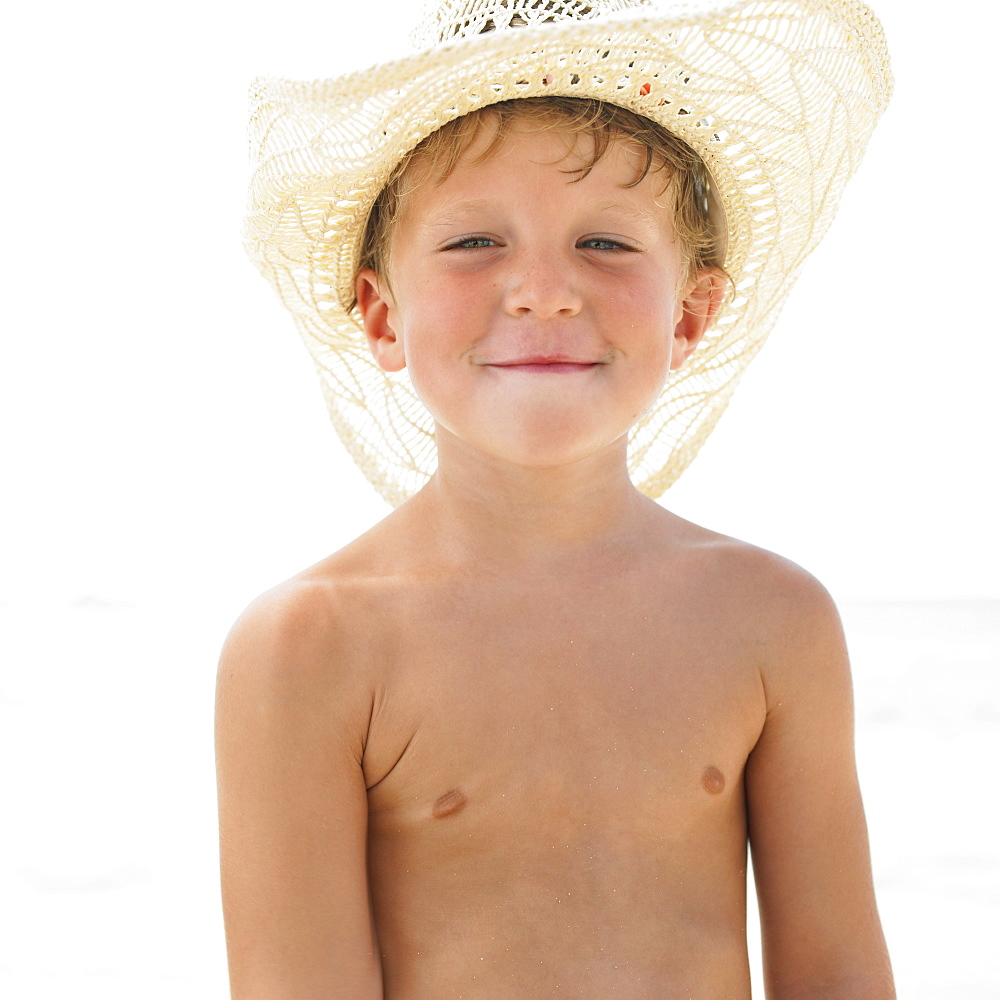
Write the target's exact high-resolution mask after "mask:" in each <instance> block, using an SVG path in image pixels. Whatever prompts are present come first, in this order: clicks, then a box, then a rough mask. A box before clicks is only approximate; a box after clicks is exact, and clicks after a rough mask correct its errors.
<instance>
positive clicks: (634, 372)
mask: <svg viewBox="0 0 1000 1000" xmlns="http://www.w3.org/2000/svg"><path fill="white" fill-rule="evenodd" d="M437 21H438V24H437V28H436V32H437V37H438V42H439V44H438V45H437V46H436V47H434V48H431V47H430V46H426V47H427V48H428V49H429V51H425V52H423V53H421V54H420V55H418V56H415V57H412V58H411V59H410V60H406V61H402V62H400V63H396V64H391V65H389V66H387V67H379V68H378V69H377V70H376V71H372V74H370V75H369V76H368V77H367V78H365V79H362V77H361V76H355V77H352V78H349V80H348V81H347V82H345V83H343V84H342V85H338V84H336V83H335V84H332V85H328V84H316V85H295V84H287V85H285V84H280V83H276V84H269V85H265V86H264V87H263V88H262V90H261V92H260V94H259V97H258V112H257V121H258V136H259V137H260V141H261V146H260V149H259V151H258V157H259V167H258V174H257V178H256V180H255V189H254V193H253V196H252V209H251V216H250V220H249V221H248V243H249V246H250V250H251V254H252V255H253V256H254V257H255V259H256V260H257V261H258V263H259V264H260V265H261V267H262V268H263V270H264V271H265V273H266V274H268V276H269V277H270V278H271V279H272V280H273V281H274V282H275V284H276V285H277V287H278V289H279V292H280V293H281V294H282V296H283V297H284V299H285V301H286V303H288V304H289V306H290V308H292V310H293V312H295V314H296V317H297V319H298V321H299V325H300V329H301V331H302V332H303V334H304V336H305V337H306V339H307V343H309V344H310V346H311V348H312V350H313V353H314V357H315V358H316V360H317V363H318V365H319V367H320V371H321V374H322V375H323V377H324V382H325V386H326V388H327V392H328V399H329V401H330V404H331V412H332V416H333V419H334V423H335V425H336V426H337V429H338V431H339V432H340V434H341V436H342V437H343V438H344V439H345V441H346V443H347V444H348V447H349V448H351V450H352V453H353V454H354V455H355V456H356V457H357V458H358V459H359V463H360V464H361V465H362V467H363V468H365V469H366V471H367V474H368V475H369V478H371V479H372V481H373V482H374V483H375V484H376V485H377V486H378V487H379V488H380V490H381V491H382V492H383V495H385V496H387V498H389V499H390V500H392V501H394V502H399V501H400V500H402V499H404V497H405V496H406V495H408V494H410V496H409V499H406V502H403V503H401V504H400V505H399V506H398V507H397V509H396V510H395V511H394V512H393V513H392V514H390V515H389V516H388V517H387V518H386V519H385V520H384V521H382V522H381V523H380V524H378V525H377V526H376V527H375V528H374V529H372V530H371V531H370V532H368V533H367V534H366V535H364V536H363V537H362V538H360V539H358V540H357V541H356V542H354V543H353V544H351V545H350V546H348V547H347V548H346V549H344V550H342V551H341V552H338V553H335V554H334V555H333V556H330V557H328V558H327V559H325V560H323V561H321V562H320V563H318V564H317V565H315V566H313V567H311V568H310V569H307V570H305V571H304V572H303V573H301V574H299V575H298V576H296V577H295V578H293V579H292V580H290V581H288V582H286V583H284V584H281V585H280V586H279V587H277V588H275V589H274V590H273V591H271V592H269V593H268V594H265V595H264V596H263V597H261V598H259V599H258V600H257V601H256V602H255V603H254V604H253V605H251V607H250V608H249V609H248V611H247V612H246V613H245V614H244V616H243V617H242V618H241V620H240V621H239V622H238V623H237V625H236V626H235V627H234V629H233V632H232V634H231V636H230V638H229V640H228V641H227V644H226V647H225V650H224V652H223V656H222V662H221V666H220V673H219V700H218V759H219V788H220V817H221V833H222V871H223V898H224V906H225V915H226V929H227V938H228V945H229V956H230V974H231V981H232V990H233V996H234V997H235V998H237V1000H254V998H268V1000H280V998H293V997H294V998H310V1000H313V998H325V997H331V998H332V997H338V998H349V1000H373V998H385V1000H438V998H444V997H450V996H455V997H461V996H464V997H469V998H477V1000H487V998H489V1000H494V998H497V1000H499V998H519V997H524V996H549V997H556V996H559V997H566V996H576V997H586V998H606V997H609V996H621V997H628V998H680V997H696V998H706V1000H737V998H746V997H749V995H750V986H749V972H748V959H747V948H746V935H745V907H746V850H747V842H748V839H749V843H750V846H751V849H752V851H753V857H754V869H755V876H756V888H757V894H758V902H759V906H760V911H761V926H762V932H763V941H764V971H765V978H766V981H767V984H768V995H769V996H770V997H773V998H793V997H794V998H805V997H820V996H822V997H825V998H831V997H839V998H851V1000H860V998H867V1000H876V998H877V1000H885V998H889V997H892V996H893V995H894V994H893V987H892V977H891V972H890V968H889V962H888V958H887V955H886V951H885V945H884V942H883V939H882V934H881V930H880V927H879V921H878V916H877V913H876V909H875V903H874V897H873V892H872V885H871V874H870V865H869V860H868V848H867V838H866V832H865V824H864V817H863V812H862V807H861V801H860V795H859V792H858V787H857V779H856V775H855V769H854V762H853V748H852V720H851V691H850V677H849V670H848V666H847V658H846V654H845V650H844V646H843V639H842V635H841V631H840V626H839V623H838V619H837V615H836V611H835V609H834V608H833V606H832V604H831V602H830V600H829V598H828V596H827V595H826V593H825V592H824V591H823V590H822V588H821V587H820V586H819V585H818V584H817V583H816V582H815V581H814V580H812V578H810V577H809V576H808V575H807V574H805V573H804V572H803V571H802V570H800V569H798V568H797V567H795V566H792V565H790V564H788V563H787V562H785V561H783V560H782V559H780V558H778V557H777V556H774V555H772V554H770V553H766V552H763V551H761V550H759V549H755V548H753V547H751V546H749V545H746V544H744V543H741V542H737V541H734V540H732V539H729V538H726V537H723V536H720V535H718V534H715V533H713V532H711V531H708V530H706V529H703V528H700V527H698V526H696V525H693V524H690V523H688V522H686V521H683V520H681V519H680V518H677V517H676V516H674V515H672V514H670V513H669V512H668V511H667V510H665V509H664V508H663V507H661V506H659V505H658V504H656V503H654V502H653V500H652V499H650V495H652V496H655V495H658V494H659V493H660V492H662V490H663V489H664V488H665V486H666V485H668V484H669V481H670V480H671V478H675V477H676V475H677V474H678V473H679V471H680V470H681V469H682V468H683V467H684V466H685V465H686V464H687V462H688V461H690V458H691V457H692V455H693V453H694V451H695V450H696V449H697V445H698V444H699V443H700V441H701V440H702V439H703V438H704V436H705V435H706V434H707V433H708V430H709V429H710V427H711V425H712V424H713V423H714V420H715V419H716V418H717V415H718V412H719V411H720V410H721V408H722V406H723V405H724V402H725V399H726V398H728V393H729V391H731V388H732V383H733V379H734V378H735V377H736V375H737V374H738V371H739V370H741V368H742V366H743V365H745V363H746V362H747V361H748V360H749V357H750V356H751V355H752V353H753V352H754V350H755V349H756V346H759V343H760V341H761V340H762V339H763V336H764V335H765V334H766V330H767V327H768V325H769V323H770V321H771V320H772V319H773V314H774V312H775V311H776V309H777V308H778V305H779V304H780V299H781V298H782V297H783V294H784V292H785V291H787V287H788V285H789V283H790V281H791V278H792V276H793V274H794V272H795V270H796V269H797V267H798V265H799V263H800V261H801V257H802V256H804V254H805V253H807V252H808V250H809V249H810V248H811V246H812V245H814V243H815V241H816V240H817V239H818V237H819V234H820V232H821V231H822V229H823V228H825V224H826V223H827V222H828V220H829V217H830V215H831V214H832V210H833V204H834V203H835V199H836V195H837V192H838V191H839V189H840V186H842V184H843V182H844V180H846V177H847V175H848V174H849V173H850V171H851V168H852V165H853V164H854V163H856V159H857V154H858V151H859V149H860V147H861V145H863V142H864V139H865V138H867V134H868V133H869V132H870V130H871V127H873V125H874V121H875V118H876V117H877V113H878V111H879V110H880V109H881V106H882V105H883V104H884V101H885V99H887V97H888V89H889V84H888V78H887V76H886V74H885V72H884V65H883V64H881V63H880V62H879V59H880V58H884V49H883V48H881V35H880V33H879V31H878V27H877V24H876V23H875V22H873V20H872V19H871V17H870V15H869V14H868V13H867V11H865V10H864V9H863V8H859V7H858V6H857V5H856V4H853V3H849V2H846V0H845V2H844V3H829V2H824V3H818V2H817V3H814V2H811V0H802V2H795V0H793V2H787V0H774V2H771V3H760V2H757V3H753V4H742V5H729V6H728V7H723V8H722V9H721V10H720V11H716V10H710V11H707V12H702V13H697V14H692V13H690V12H689V13H687V14H684V15H680V16H679V15H675V16H674V17H672V18H667V17H665V16H663V15H661V14H656V13H655V12H654V11H653V8H651V7H649V6H648V5H645V4H641V3H633V2H627V0H608V2H607V3H605V4H603V5H602V4H599V3H593V2H592V3H590V4H586V5H584V4H580V3H559V2H556V0H549V2H537V0H531V2H529V0H525V2H524V3H518V2H514V0H495V2H493V3H487V4H485V5H484V4H483V3H481V2H477V3H469V4H462V3H444V4H442V5H441V6H440V7H439V9H438V15H437ZM796 33H797V34H796ZM751 36H753V38H754V42H753V44H751V43H750V42H749V41H748V39H749V38H750V37H751ZM793 36H794V38H795V45H796V48H795V49H794V51H792V52H790V53H788V58H787V63H786V65H785V66H783V67H780V66H778V65H776V63H775V59H776V58H777V56H776V53H780V52H782V51H785V48H786V46H791V44H792V42H791V41H789V39H790V38H792V37H793ZM709 41H710V42H711V45H709V44H708V42H709ZM588 46H589V48H588ZM727 46H728V48H729V49H731V50H733V55H732V56H731V61H730V63H728V64H724V61H723V59H722V56H721V55H719V53H720V52H722V51H725V50H726V49H727ZM588 53H589V55H588ZM827 58H830V59H832V60H833V62H832V63H831V65H832V66H833V67H835V68H836V71H837V74H839V76H838V86H841V87H842V89H838V90H837V96H836V99H834V100H824V99H823V94H822V93H821V91H822V90H823V88H825V87H828V86H829V80H830V78H831V73H830V72H820V71H819V70H820V69H823V68H824V63H823V60H824V59H827ZM810 59H813V60H814V61H813V62H812V63H810V62H809V60H810ZM657 60H658V61H657ZM696 60H700V62H698V61H696ZM755 61H756V62H755ZM677 67H680V69H678V68H677ZM737 69H738V70H739V74H742V79H740V80H737V79H736V77H737V76H738V75H739V74H737ZM826 69H827V70H829V67H826ZM574 80H575V82H574ZM723 80H724V81H727V83H726V87H728V90H729V94H730V98H731V101H730V104H728V105H727V104H726V101H725V100H723V98H722V97H720V93H721V91H722V90H723V89H725V88H723V87H720V81H723ZM817 81H821V82H817ZM751 83H752V86H751ZM338 86H341V87H346V88H347V89H338ZM324 88H326V89H324ZM380 88H381V89H380ZM518 88H520V89H518ZM768 88H770V89H768ZM751 91H753V92H754V93H756V95H757V98H758V101H759V106H758V108H757V112H758V117H759V119H760V120H761V122H762V124H761V125H759V126H758V127H756V131H755V132H754V131H753V128H752V127H750V126H748V124H747V122H748V120H749V118H750V117H751V114H750V103H751V102H750V101H749V99H748V96H747V95H748V94H749V93H750V92H751ZM780 93H785V94H786V95H793V100H794V102H797V104H796V107H797V109H798V112H799V113H800V114H799V117H798V118H796V115H795V114H793V113H792V110H791V109H790V107H789V106H787V105H786V106H784V107H782V106H780V104H779V102H778V101H777V98H776V95H777V94H780ZM845 94H846V95H850V97H845V96H844V95H845ZM352 95H353V96H352ZM706 95H712V96H713V97H714V98H715V100H714V102H713V101H709V100H708V99H707V97H706ZM859 95H860V96H859ZM725 109H728V111H727V112H726V113H725V115H724V114H723V112H724V110H725ZM807 110H808V112H809V114H808V115H807V114H806V111H807ZM348 119H350V120H351V121H352V122H353V124H348ZM667 122H669V123H670V124H671V125H672V127H670V128H667V127H665V125H666V123H667ZM845 122H846V123H847V124H846V125H844V123H845ZM360 123H363V124H364V129H362V128H361V124H360ZM338 130H339V131H338ZM334 134H337V135H339V136H340V141H339V145H337V146H336V152H335V153H331V152H330V150H331V149H332V148H333V144H334V139H332V138H331V136H333V135H334ZM361 136H365V138H364V139H362V138H360V137H361ZM821 137H822V138H823V140H824V141H825V145H824V146H822V148H821V146H820V144H819V143H820V138H821ZM362 147H364V148H362ZM779 154H780V155H779ZM310 157H312V158H313V159H311V160H310ZM324 158H325V160H324ZM317 163H319V164H321V167H317ZM323 164H325V165H323ZM730 281H731V282H732V283H733V284H734V285H735V289H734V290H733V291H732V292H729V291H727V289H728V286H729V283H730ZM765 306H766V308H765ZM748 316H749V318H748ZM359 328H360V329H363V331H364V338H365V342H366V344H367V349H368V350H369V351H370V356H371V357H372V358H373V359H374V362H375V364H376V365H377V366H378V367H377V369H376V368H374V367H372V366H371V365H369V367H368V368H367V369H365V368H364V367H363V366H364V365H367V364H368V361H367V360H366V359H365V358H364V356H363V355H361V353H360V352H359V350H358V348H359V346H360V344H361V337H360V333H359V332H358V331H359ZM404 369H405V371H406V372H407V373H408V377H409V384H406V383H404V382H402V381H400V380H399V379H398V376H396V375H395V374H393V373H398V372H402V371H403V370H404ZM665 383H666V384H667V386H668V388H667V389H664V385H665ZM335 386H336V388H335ZM410 386H412V389H411V388H410ZM414 393H415V397H416V398H418V399H419V401H420V402H421V403H422V405H423V406H424V407H425V408H426V411H427V413H428V414H429V415H430V416H429V418H427V419H429V420H430V421H431V422H432V423H431V426H432V428H433V435H434V441H435V442H436V450H437V467H436V469H434V470H433V471H421V470H423V469H424V468H425V463H426V456H423V455H422V454H421V452H420V448H421V444H420V442H421V440H424V439H425V438H426V432H422V431H421V430H420V428H419V427H418V428H417V430H416V433H415V434H414V435H413V436H412V437H407V436H406V435H407V434H409V433H410V431H411V430H412V428H413V425H414V423H415V422H418V421H419V419H422V418H420V417H418V416H417V411H416V410H415V409H414V408H413V406H412V400H413V398H414V396H413V394H414ZM373 427H374V430H373V429H372V428H373ZM422 434H423V438H422V437H421V435H422ZM665 438H666V439H667V443H666V444H664V439H665ZM373 440H376V441H377V442H378V445H377V447H375V446H373V444H372V441H373ZM629 444H631V450H629V448H628V445H629ZM664 456H666V457H664ZM418 473H419V475H418ZM630 473H631V475H630ZM420 476H423V477H424V482H423V484H422V485H421V483H420ZM633 479H635V480H637V481H638V482H639V485H640V487H641V488H642V492H640V490H639V489H637V488H636V486H635V485H633Z"/></svg>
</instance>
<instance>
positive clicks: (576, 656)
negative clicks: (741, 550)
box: [364, 594, 763, 848]
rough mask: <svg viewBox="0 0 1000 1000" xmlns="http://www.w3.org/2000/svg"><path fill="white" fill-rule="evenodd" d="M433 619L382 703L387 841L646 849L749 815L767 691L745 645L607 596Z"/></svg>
mask: <svg viewBox="0 0 1000 1000" xmlns="http://www.w3.org/2000/svg"><path fill="white" fill-rule="evenodd" d="M625 596H626V598H627V596H628V595H625ZM434 610H435V612H436V613H435V614H429V615H423V616H414V618H412V619H411V620H410V622H409V627H408V628H406V629H400V630H399V632H398V634H397V638H396V641H395V643H394V644H393V647H392V649H391V652H390V653H389V655H388V656H387V660H386V664H385V669H384V671H383V672H381V673H380V685H379V689H378V690H376V691H375V692H374V705H373V712H372V719H371V725H370V730H369V735H368V742H367V745H366V750H365V759H364V767H365V776H366V780H367V784H368V786H369V807H370V824H371V828H372V830H373V831H374V832H375V834H376V835H378V833H379V832H380V831H383V832H386V833H388V831H390V830H391V831H394V832H395V833H398V834H406V835H407V839H409V840H420V839H422V838H423V837H428V838H431V839H432V840H433V841H434V842H440V843H442V844H447V843H448V842H449V841H451V840H452V839H453V837H459V838H466V839H468V838H472V839H473V840H476V839H477V837H478V834H480V833H482V832H483V831H485V830H489V831H490V834H491V835H490V837H489V840H490V842H491V843H493V844H495V843H496V840H497V838H498V837H499V838H503V837H509V838H511V839H512V840H513V841H518V842H521V843H523V842H524V841H525V839H526V838H529V839H532V840H534V841H537V842H539V843H542V842H544V841H547V840H552V841H553V842H556V841H559V842H564V841H567V840H576V839H578V840H580V843H581V847H582V848H583V847H586V846H587V845H592V844H593V842H594V840H595V838H596V839H597V840H603V839H606V838H608V837H611V838H612V839H614V838H617V839H619V840H620V841H621V842H622V844H623V845H625V844H636V843H637V842H641V843H643V844H646V845H647V846H648V843H649V842H652V841H662V840H663V838H664V836H665V835H666V836H667V839H668V840H676V839H680V840H683V839H685V838H686V837H690V836H692V835H694V833H695V831H696V830H697V829H698V828H699V827H700V826H701V825H702V824H705V823H708V824H711V822H712V817H713V816H715V817H718V816H719V815H720V814H725V815H727V816H730V817H731V816H733V815H734V810H736V811H740V810H742V794H743V793H742V772H743V766H744V764H745V761H746V757H747V754H748V753H749V751H750V750H751V749H752V747H753V744H754V742H755V740H756V738H757V735H758V734H759V732H760V727H761V724H762V721H763V694H762V690H761V686H760V682H759V678H758V675H757V671H756V667H755V666H754V664H753V663H752V662H751V657H750V656H749V655H748V650H747V649H746V648H744V643H743V642H742V641H741V640H740V638H739V636H738V635H736V634H731V633H729V634H727V632H726V630H724V629H720V628H719V627H718V626H717V625H716V626H713V623H712V622H711V621H710V620H708V619H706V618H705V616H703V615H700V614H696V613H693V612H692V609H690V608H688V607H687V606H685V605H683V604H680V605H675V606H673V607H668V608H662V607H653V606H651V605H650V604H648V603H647V604H645V605H644V604H643V602H641V601H630V600H627V599H625V600H620V601H617V602H613V603H610V602H609V601H608V600H607V599H606V598H605V597H602V595H599V594H598V595H593V597H592V599H589V600H588V599H587V597H585V596H581V595H577V596H576V597H575V598H574V599H572V600H568V599H567V600H558V599H557V600H550V601H544V600H535V601H531V600H523V599H518V600H509V601H497V602H492V603H491V602H484V601H481V600H477V599H476V598H475V596H472V595H470V596H469V598H468V599H467V600H465V601H460V600H456V601H453V602H451V604H450V607H448V608H447V609H446V608H445V607H443V606H438V607H436V608H435V609H434Z"/></svg>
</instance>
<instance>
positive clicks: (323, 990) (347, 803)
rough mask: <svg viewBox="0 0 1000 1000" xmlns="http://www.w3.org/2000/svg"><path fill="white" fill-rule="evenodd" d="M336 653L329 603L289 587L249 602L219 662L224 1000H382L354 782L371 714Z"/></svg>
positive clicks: (361, 812) (363, 810) (362, 804)
mask: <svg viewBox="0 0 1000 1000" xmlns="http://www.w3.org/2000/svg"><path fill="white" fill-rule="evenodd" d="M338 647H339V648H338ZM346 647H347V643H346V642H345V641H344V640H343V637H342V635H341V630H339V629H338V628H337V627H336V609H335V608H334V607H333V606H332V603H331V599H330V591H329V589H328V588H325V587H323V586H321V585H316V584H310V583H292V584H286V585H284V586H283V587H281V588H279V589H278V590H276V591H272V592H271V593H269V594H266V595H264V597H262V598H260V599H259V600H258V601H257V602H255V603H254V604H253V605H252V606H251V607H250V608H249V609H248V610H247V611H246V612H245V613H244V615H243V616H242V617H241V618H240V620H239V621H238V622H237V624H236V625H235V626H234V628H233V630H232V632H231V633H230V635H229V638H228V639H227V641H226V644H225V647H224V649H223V653H222V657H221V661H220V664H219V674H218V687H217V701H216V758H217V768H218V785H219V826H220V853H221V864H222V896H223V910H224V916H225V923H226V939H227V946H228V952H229V967H230V979H231V987H232V996H233V998H234V1000H258V998H260V1000H264V998H267V1000H282V998H289V1000H291V998H293V997H295V998H298V997H303V996H309V997H312V998H316V1000H322V998H324V997H330V998H332V997H341V996H351V997H352V998H353V997H357V998H359V1000H366V998H368V1000H377V998H380V997H381V995H382V987H381V974H380V965H379V959H378V949H377V944H376V939H375V932H374V929H373V921H372V914H371V907H370V903H369V893H368V881H367V868H366V830H367V798H366V792H365V781H364V776H363V774H362V770H361V755H362V752H363V748H364V734H365V728H366V724H367V719H368V714H369V713H370V706H371V701H370V696H369V697H368V700H367V704H366V696H365V692H364V685H363V683H362V682H361V680H360V679H359V678H358V677H357V675H356V672H354V671H352V670H351V664H350V662H349V660H350V658H351V657H350V651H349V649H347V648H346Z"/></svg>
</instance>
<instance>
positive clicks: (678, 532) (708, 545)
mask: <svg viewBox="0 0 1000 1000" xmlns="http://www.w3.org/2000/svg"><path fill="white" fill-rule="evenodd" d="M671 517H672V518H674V519H675V526H674V528H673V529H672V532H671V534H672V537H673V539H674V541H673V544H672V546H671V547H672V548H673V549H675V550H676V551H677V552H679V553H680V554H681V558H680V562H681V565H682V567H683V570H682V571H683V572H685V573H687V574H689V576H690V578H691V580H692V581H693V582H694V583H696V584H697V585H698V586H699V587H705V588H707V589H713V590H717V591H719V592H720V593H721V592H726V593H728V594H731V595H734V596H735V595H739V596H741V597H744V598H746V599H750V600H752V602H753V603H754V604H761V605H768V604H771V605H774V606H775V609H776V610H777V609H780V608H789V607H791V606H795V607H798V608H800V609H801V608H802V607H804V606H811V605H815V606H817V608H818V607H820V606H828V605H830V604H831V603H832V600H831V598H830V595H829V593H828V592H827V590H826V588H825V587H824V586H823V584H822V583H820V581H819V580H817V579H816V577H815V576H813V575H812V573H810V572H809V571H808V570H806V569H804V568H803V567H802V566H800V565H798V564H797V563H795V562H793V561H792V560H791V559H788V558H786V557H785V556H782V555H779V554H778V553H776V552H773V551H771V550H769V549H766V548H762V547H761V546H759V545H754V544H752V543H750V542H746V541H742V540H741V539H738V538H733V537H731V536H729V535H724V534H722V533H720V532H717V531H711V530H710V529H708V528H703V527H701V526H700V525H697V524H693V523H691V522H689V521H684V520H683V519H681V518H676V516H675V515H671Z"/></svg>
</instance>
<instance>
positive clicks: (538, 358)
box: [489, 354, 602, 375]
mask: <svg viewBox="0 0 1000 1000" xmlns="http://www.w3.org/2000/svg"><path fill="white" fill-rule="evenodd" d="M600 364H602V362H601V361H592V360H590V359H589V358H572V357H567V356H565V355H561V354H554V355H549V354H539V355H530V356H528V357H523V358H511V359H510V360H507V361H492V362H489V367H491V368H503V369H505V370H507V371H521V372H538V373H540V374H550V375H558V374H565V373H569V372H580V371H588V370H590V369H591V368H596V367H597V366H598V365H600Z"/></svg>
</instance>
